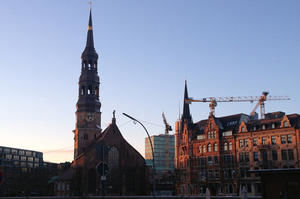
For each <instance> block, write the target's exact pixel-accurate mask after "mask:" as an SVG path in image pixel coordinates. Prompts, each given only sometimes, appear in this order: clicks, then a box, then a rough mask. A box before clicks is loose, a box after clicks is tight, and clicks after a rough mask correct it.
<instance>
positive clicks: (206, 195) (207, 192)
mask: <svg viewBox="0 0 300 199" xmlns="http://www.w3.org/2000/svg"><path fill="white" fill-rule="evenodd" d="M205 199H210V191H209V189H208V187H207V188H206V192H205Z"/></svg>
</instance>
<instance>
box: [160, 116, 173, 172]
mask: <svg viewBox="0 0 300 199" xmlns="http://www.w3.org/2000/svg"><path fill="white" fill-rule="evenodd" d="M162 117H163V120H164V124H165V136H164V137H165V147H166V148H165V155H166V157H165V167H166V170H169V161H170V157H169V156H170V148H169V145H170V143H169V131H172V127H171V126H170V125H169V124H168V122H167V120H166V117H165V114H164V113H162Z"/></svg>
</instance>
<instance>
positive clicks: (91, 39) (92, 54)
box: [81, 10, 98, 59]
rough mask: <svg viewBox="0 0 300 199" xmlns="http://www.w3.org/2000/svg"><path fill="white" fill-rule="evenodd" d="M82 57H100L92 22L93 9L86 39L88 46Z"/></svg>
mask: <svg viewBox="0 0 300 199" xmlns="http://www.w3.org/2000/svg"><path fill="white" fill-rule="evenodd" d="M81 58H82V59H98V54H97V52H96V50H95V47H94V35H93V22H92V10H90V16H89V25H88V32H87V39H86V46H85V49H84V51H83V53H82V55H81Z"/></svg>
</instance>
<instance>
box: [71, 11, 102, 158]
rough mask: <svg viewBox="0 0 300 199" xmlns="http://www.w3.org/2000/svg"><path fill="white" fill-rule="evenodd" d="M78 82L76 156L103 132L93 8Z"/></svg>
mask: <svg viewBox="0 0 300 199" xmlns="http://www.w3.org/2000/svg"><path fill="white" fill-rule="evenodd" d="M78 84H79V90H78V101H77V104H76V107H77V110H76V129H75V131H74V133H75V138H74V140H75V141H74V158H76V157H78V156H79V155H80V154H81V153H83V152H84V151H85V149H86V148H87V147H88V146H89V144H90V143H91V142H92V141H93V140H94V139H95V138H96V136H97V134H99V133H101V112H100V108H101V103H100V100H99V85H100V78H99V75H98V54H97V52H96V50H95V47H94V38H93V24H92V11H91V10H90V16H89V25H88V31H87V40H86V46H85V48H84V51H83V52H82V55H81V74H80V77H79V83H78Z"/></svg>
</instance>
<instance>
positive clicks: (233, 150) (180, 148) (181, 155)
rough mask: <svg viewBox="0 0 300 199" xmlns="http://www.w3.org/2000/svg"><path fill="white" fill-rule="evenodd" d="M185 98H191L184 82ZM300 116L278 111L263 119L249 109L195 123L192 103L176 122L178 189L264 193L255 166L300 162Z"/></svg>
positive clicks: (286, 165) (285, 165)
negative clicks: (241, 190) (254, 115)
mask: <svg viewBox="0 0 300 199" xmlns="http://www.w3.org/2000/svg"><path fill="white" fill-rule="evenodd" d="M184 98H185V99H188V91H187V85H186V84H185V91H184ZM299 127H300V115H299V114H291V115H286V114H285V113H284V112H273V113H268V114H266V115H265V118H264V119H258V118H257V117H256V118H251V117H250V116H249V115H246V114H236V115H230V116H226V117H215V116H213V115H210V116H209V117H208V119H206V120H201V121H199V122H196V123H194V122H193V121H192V117H191V114H190V108H189V104H187V103H184V107H183V114H182V117H181V120H178V121H177V122H176V124H175V128H176V129H175V150H176V154H175V168H176V191H177V194H190V195H197V194H201V193H204V192H205V190H206V187H208V188H209V189H210V191H211V193H212V194H213V195H235V194H238V193H239V191H240V187H243V186H245V187H246V188H247V191H248V193H249V194H250V195H259V194H260V193H261V181H260V178H259V176H258V175H257V174H255V172H254V173H250V172H249V171H250V170H259V169H279V168H299V167H300V161H299V159H300V133H299Z"/></svg>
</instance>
